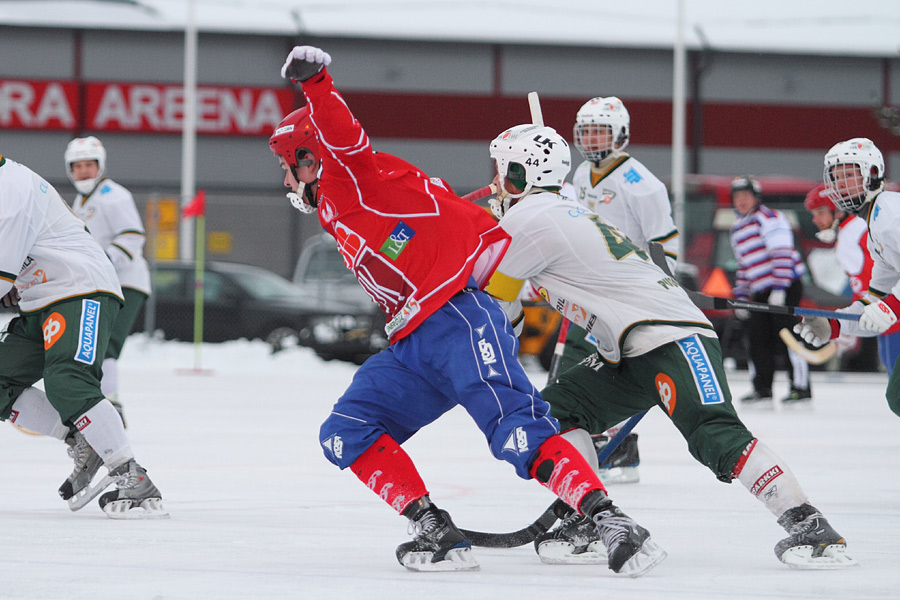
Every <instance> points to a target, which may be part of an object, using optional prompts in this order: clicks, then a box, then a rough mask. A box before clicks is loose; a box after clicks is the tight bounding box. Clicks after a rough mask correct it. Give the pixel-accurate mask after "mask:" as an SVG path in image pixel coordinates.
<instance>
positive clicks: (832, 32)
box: [0, 0, 900, 57]
mask: <svg viewBox="0 0 900 600" xmlns="http://www.w3.org/2000/svg"><path fill="white" fill-rule="evenodd" d="M194 1H195V2H196V5H195V6H196V13H195V14H196V21H195V22H196V24H197V28H198V29H199V31H201V32H223V33H224V32H231V33H248V34H249V33H253V34H264V35H289V36H298V37H299V38H300V39H302V38H303V37H304V36H321V37H353V38H376V39H396V40H431V41H452V42H481V43H522V44H537V45H546V44H563V45H576V46H577V45H585V46H610V47H638V48H659V49H665V48H671V47H673V45H674V43H675V27H676V25H675V24H676V7H677V5H678V2H676V1H675V0H632V2H630V3H627V4H626V3H623V2H620V1H615V2H612V1H609V0H194ZM683 4H684V7H685V32H684V35H685V38H684V39H685V43H686V45H687V47H688V48H700V47H704V46H708V47H711V48H712V49H715V50H724V51H736V52H770V53H791V54H818V55H830V54H833V55H841V56H848V55H849V56H884V57H898V55H900V2H897V1H896V0H868V1H867V2H863V3H856V2H852V1H847V0H791V1H790V2H785V1H784V0H755V1H754V2H727V1H722V0H683ZM188 5H189V0H0V23H2V24H3V25H13V26H28V27H64V28H87V29H97V28H99V29H103V28H108V29H135V30H151V31H152V30H159V31H177V30H182V29H184V26H185V22H186V20H187V15H188V8H187V7H188Z"/></svg>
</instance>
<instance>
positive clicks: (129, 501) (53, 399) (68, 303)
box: [0, 156, 169, 519]
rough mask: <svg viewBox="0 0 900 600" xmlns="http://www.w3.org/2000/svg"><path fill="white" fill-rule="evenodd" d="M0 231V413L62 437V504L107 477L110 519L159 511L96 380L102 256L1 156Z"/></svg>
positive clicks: (52, 194)
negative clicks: (69, 466)
mask: <svg viewBox="0 0 900 600" xmlns="http://www.w3.org/2000/svg"><path fill="white" fill-rule="evenodd" d="M0 239H2V240H3V246H2V247H0V300H2V304H3V305H4V306H6V307H12V306H16V307H18V313H19V314H18V316H17V317H15V318H14V319H13V320H12V321H10V322H9V323H8V324H7V326H6V329H5V330H4V331H3V332H2V334H0V420H4V421H5V420H9V421H11V422H12V423H13V424H14V425H17V426H19V427H22V428H24V429H27V430H29V431H33V432H35V433H38V434H41V435H46V436H49V437H54V438H56V439H58V440H60V441H64V442H65V443H66V444H67V445H68V446H69V448H68V452H69V456H70V457H72V459H73V460H74V462H75V468H74V470H73V471H72V474H71V475H70V476H69V477H68V478H67V479H66V480H65V481H64V482H63V484H62V486H60V488H59V495H60V496H61V497H62V499H63V500H66V501H68V502H69V508H71V509H72V510H78V509H80V508H83V507H84V506H85V505H86V504H87V503H88V502H90V500H91V499H93V498H94V497H96V496H97V495H98V494H99V493H100V492H102V491H103V490H104V489H105V488H106V487H108V486H109V485H110V484H112V483H113V482H115V483H116V490H115V491H110V492H107V493H105V494H103V495H102V496H100V500H99V503H100V507H101V508H102V509H103V512H104V513H106V515H107V516H108V517H110V518H111V519H134V518H161V517H168V516H169V513H168V511H166V509H165V508H164V507H163V504H162V494H160V492H159V489H157V487H156V486H155V485H154V484H153V482H152V481H150V478H149V477H148V476H147V471H146V470H145V469H144V468H143V467H142V466H141V465H139V464H138V463H137V462H136V461H135V459H134V452H133V451H132V449H131V444H130V443H129V441H128V438H127V436H126V434H125V426H124V424H123V423H122V419H121V417H120V416H119V413H118V412H117V411H116V409H115V407H113V405H112V404H111V403H110V402H109V400H107V399H106V398H105V396H104V394H103V392H102V390H101V389H100V377H101V373H102V371H101V361H102V357H103V356H104V354H105V352H106V345H107V340H108V339H109V332H110V329H111V328H112V326H113V323H114V322H115V320H116V317H117V313H118V311H119V307H120V306H121V304H122V290H121V288H120V286H119V280H118V278H117V277H116V272H115V270H114V269H113V266H112V263H110V262H109V259H108V258H107V256H106V255H105V254H104V253H103V250H102V249H101V248H100V246H99V245H97V243H96V242H95V241H94V239H93V238H92V237H91V236H90V234H89V233H88V232H87V231H86V229H85V226H84V223H82V222H81V221H80V220H78V218H77V217H75V215H73V214H72V211H71V210H69V207H68V206H67V205H66V204H65V202H64V201H63V199H62V198H60V196H59V194H58V193H57V192H56V190H55V189H54V188H53V187H52V186H51V185H50V184H49V183H47V182H46V181H45V180H44V179H42V178H41V177H40V176H38V175H37V174H36V173H34V171H32V170H31V169H29V168H28V167H25V166H24V165H21V164H19V163H17V162H15V161H12V160H9V159H7V158H4V157H3V156H0ZM39 380H43V385H44V389H43V390H42V389H40V388H38V387H35V384H36V383H37V382H38V381H39ZM103 465H105V466H106V467H107V469H109V474H108V475H107V476H105V477H103V478H102V479H101V480H99V481H98V483H96V484H93V483H92V482H93V479H94V475H95V474H96V473H97V472H98V471H99V469H100V467H101V466H103ZM4 499H6V498H5V497H4Z"/></svg>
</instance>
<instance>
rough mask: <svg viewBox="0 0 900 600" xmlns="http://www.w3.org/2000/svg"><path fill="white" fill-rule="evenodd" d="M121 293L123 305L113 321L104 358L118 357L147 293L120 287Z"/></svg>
mask: <svg viewBox="0 0 900 600" xmlns="http://www.w3.org/2000/svg"><path fill="white" fill-rule="evenodd" d="M122 294H123V295H124V296H125V306H123V307H122V309H121V310H120V311H119V314H118V316H116V321H115V323H113V326H112V332H111V333H110V334H109V344H108V345H107V346H106V356H104V358H119V354H121V353H122V346H123V345H124V344H125V339H126V338H127V337H128V335H129V334H130V333H131V328H132V326H133V325H134V319H135V318H136V317H137V315H138V313H139V312H140V310H141V307H142V306H144V303H145V302H146V301H147V294H145V293H144V292H139V291H137V290H135V289H132V288H122Z"/></svg>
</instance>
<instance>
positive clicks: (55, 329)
mask: <svg viewBox="0 0 900 600" xmlns="http://www.w3.org/2000/svg"><path fill="white" fill-rule="evenodd" d="M43 331H44V350H49V349H50V347H51V346H53V344H55V343H56V342H57V340H59V338H61V337H62V334H64V333H65V332H66V319H65V317H63V316H62V315H61V314H59V313H58V312H55V313H51V315H50V316H49V317H47V319H46V320H45V321H44V326H43Z"/></svg>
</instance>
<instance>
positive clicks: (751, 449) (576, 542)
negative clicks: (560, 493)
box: [487, 125, 855, 568]
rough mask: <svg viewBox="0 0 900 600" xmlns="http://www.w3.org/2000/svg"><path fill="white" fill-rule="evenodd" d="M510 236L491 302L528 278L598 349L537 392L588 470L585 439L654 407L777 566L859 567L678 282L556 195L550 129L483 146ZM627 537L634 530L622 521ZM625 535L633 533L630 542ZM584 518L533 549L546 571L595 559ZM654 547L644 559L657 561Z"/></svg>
mask: <svg viewBox="0 0 900 600" xmlns="http://www.w3.org/2000/svg"><path fill="white" fill-rule="evenodd" d="M490 153H491V158H492V159H493V160H494V162H495V164H496V166H497V175H496V177H495V182H496V183H497V184H499V187H500V188H501V195H502V196H503V197H504V198H508V199H512V200H510V201H509V202H508V203H506V202H505V201H504V202H503V203H501V204H500V208H499V211H498V212H499V213H500V214H501V215H502V218H501V219H500V226H501V227H503V229H504V230H506V231H507V232H508V233H509V234H510V235H511V236H512V241H511V242H510V246H509V250H508V251H507V253H506V255H505V256H504V257H503V260H502V261H500V264H499V265H498V266H497V270H496V273H495V275H494V277H492V279H491V283H490V285H489V286H488V288H487V291H488V292H489V293H491V294H493V295H494V296H495V297H497V298H498V299H499V300H501V301H503V302H508V303H514V302H515V301H516V299H517V298H518V295H519V292H520V290H521V288H522V286H523V284H524V282H525V280H528V281H530V282H531V284H532V285H534V286H535V287H536V288H537V289H538V291H539V293H540V294H541V296H543V297H544V299H545V300H547V302H549V304H550V305H551V306H552V307H554V308H555V309H556V310H558V311H559V312H560V313H562V314H563V316H564V317H566V318H567V319H569V320H570V321H571V322H572V323H574V324H576V325H578V326H580V327H583V328H584V329H585V330H587V332H588V333H590V334H591V335H592V336H593V339H595V340H596V347H595V349H594V352H593V353H592V354H591V355H590V356H589V357H588V358H586V359H585V360H583V361H582V362H581V363H580V364H577V365H575V366H573V367H571V368H569V369H567V370H566V371H563V372H562V374H561V375H560V378H559V381H558V382H557V383H551V384H550V385H548V386H547V387H545V388H544V389H543V390H542V392H541V393H542V395H544V397H545V398H546V399H547V401H548V402H549V403H550V406H551V408H552V414H553V416H554V417H556V418H557V419H558V420H559V422H560V426H561V430H562V431H563V437H565V438H566V439H568V440H569V441H570V442H571V443H572V444H573V445H574V446H575V447H577V448H579V450H580V451H581V453H582V454H583V456H584V457H585V459H586V460H587V461H588V462H590V463H592V466H593V468H595V469H596V468H597V467H598V465H597V454H596V450H595V449H594V446H593V443H592V440H591V433H601V432H603V431H605V430H606V429H607V428H608V427H609V426H611V425H614V424H616V423H619V422H621V421H623V420H626V419H628V418H629V417H631V416H633V415H635V414H638V413H640V412H642V411H644V410H648V409H650V408H653V407H654V406H658V407H660V408H661V409H662V410H664V411H665V412H666V414H667V415H668V417H669V418H670V419H671V420H672V422H673V423H674V424H675V426H676V427H677V428H678V430H679V431H680V432H681V434H682V435H683V436H684V437H685V439H686V440H687V445H688V450H689V451H690V453H691V455H692V456H693V457H694V458H695V459H697V460H698V461H699V462H700V463H702V464H704V465H706V466H707V467H708V468H710V469H711V470H712V471H713V473H714V474H715V475H716V476H717V477H718V478H719V479H720V480H721V481H724V482H730V481H732V480H734V479H737V480H739V481H740V482H741V483H742V484H743V485H744V487H746V488H747V490H748V491H750V493H751V494H752V495H753V496H755V497H756V498H757V499H759V500H760V501H761V502H762V503H763V504H764V505H765V507H766V508H767V509H769V510H770V511H771V512H772V514H773V515H775V516H776V517H777V519H778V523H779V524H780V525H781V526H782V527H784V528H785V530H786V531H787V532H788V537H786V538H785V539H783V540H781V541H780V542H778V544H777V545H776V546H775V554H776V556H777V557H778V559H779V560H781V561H782V562H784V563H786V564H788V565H789V566H792V567H796V568H838V567H843V566H848V565H851V564H855V561H854V560H853V559H852V558H850V557H849V555H848V554H847V553H846V543H845V542H844V539H843V538H842V537H841V536H840V535H839V534H838V533H837V532H835V531H834V529H832V528H831V526H830V525H829V524H828V522H827V521H826V520H825V518H824V517H823V516H822V514H821V513H820V512H819V511H818V510H816V509H815V508H814V507H813V506H811V505H810V504H809V503H808V501H807V496H806V494H805V493H804V492H803V490H802V489H801V487H800V484H799V482H798V481H797V480H796V478H795V477H794V476H793V474H791V472H790V470H789V469H788V468H787V465H785V464H784V462H783V461H782V460H781V459H780V458H779V457H778V456H776V455H775V453H774V452H772V451H771V450H770V449H769V448H768V447H767V446H766V445H765V444H764V443H762V442H761V441H759V440H758V439H757V438H756V437H755V436H754V435H753V434H752V433H751V432H750V431H748V430H747V428H746V427H745V426H744V424H743V423H742V422H741V420H740V419H739V418H738V415H737V413H736V412H735V409H734V406H733V405H732V403H731V394H730V392H729V390H728V383H727V380H726V378H725V369H724V367H723V365H722V352H721V348H720V347H719V342H718V339H717V337H716V333H715V330H714V329H713V327H712V325H711V324H710V322H709V320H708V319H707V318H706V317H705V316H704V315H703V313H702V312H700V310H699V309H698V308H697V307H696V306H695V305H694V304H693V302H691V300H690V298H689V297H688V295H687V294H686V293H685V292H684V290H682V289H681V287H680V286H679V285H678V283H677V282H676V281H675V280H673V279H672V278H671V277H668V276H667V275H666V274H665V273H664V272H663V271H662V270H660V269H659V268H658V267H657V266H656V265H654V264H653V263H652V262H650V260H649V257H648V256H647V253H646V252H644V250H643V249H642V248H640V247H639V246H637V245H636V244H635V243H633V242H632V241H631V240H629V239H628V237H626V236H625V235H623V234H622V232H621V231H619V230H618V229H617V228H616V227H614V226H613V225H612V224H611V223H608V222H607V221H606V220H604V219H603V218H602V217H600V216H599V215H597V214H596V213H594V212H592V211H591V210H589V209H587V208H585V207H584V206H582V205H580V204H579V203H577V202H576V201H574V200H572V199H570V198H567V197H565V196H563V195H561V194H560V193H559V192H558V187H559V185H560V182H561V180H562V177H564V175H565V170H566V169H567V168H568V165H569V161H570V156H569V149H568V147H567V146H566V145H565V144H562V143H560V142H559V138H558V136H557V135H556V132H554V131H553V130H552V129H549V128H546V127H539V126H535V125H520V126H517V127H513V128H511V129H508V130H506V131H504V132H503V133H502V134H500V135H499V136H498V137H497V138H496V139H495V140H494V141H493V142H491V145H490ZM622 525H623V527H624V528H625V529H626V530H629V529H630V530H631V531H635V532H638V533H640V532H641V531H642V529H643V528H639V526H637V525H636V524H634V523H633V522H632V521H631V520H630V519H628V517H626V516H624V515H623V521H622ZM629 535H633V534H629ZM600 542H601V540H600V538H598V536H597V532H596V531H595V530H594V528H593V527H592V526H591V523H590V522H589V520H587V519H585V518H584V517H583V516H581V515H578V514H575V513H573V514H572V515H571V516H570V517H568V518H566V519H565V520H564V521H563V522H562V524H561V525H560V526H559V527H557V528H556V529H553V530H551V531H549V532H547V533H546V534H542V535H539V536H538V537H537V538H536V540H535V547H536V550H537V552H538V555H539V556H540V557H541V559H542V560H543V561H544V562H547V563H551V564H590V563H596V562H602V561H604V560H605V556H604V554H603V545H602V544H601V543H600ZM661 555H662V551H661V550H658V549H655V548H653V547H651V551H650V556H649V557H648V559H649V560H661Z"/></svg>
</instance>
